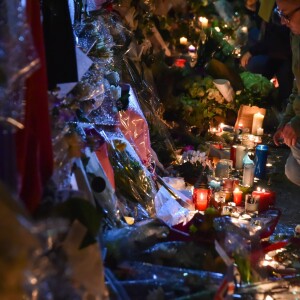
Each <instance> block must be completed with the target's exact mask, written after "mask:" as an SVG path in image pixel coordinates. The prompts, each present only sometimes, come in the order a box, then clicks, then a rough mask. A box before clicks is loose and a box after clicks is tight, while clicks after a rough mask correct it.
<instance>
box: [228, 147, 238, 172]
mask: <svg viewBox="0 0 300 300" xmlns="http://www.w3.org/2000/svg"><path fill="white" fill-rule="evenodd" d="M236 147H237V145H232V146H231V147H230V160H232V167H233V168H235V161H236Z"/></svg>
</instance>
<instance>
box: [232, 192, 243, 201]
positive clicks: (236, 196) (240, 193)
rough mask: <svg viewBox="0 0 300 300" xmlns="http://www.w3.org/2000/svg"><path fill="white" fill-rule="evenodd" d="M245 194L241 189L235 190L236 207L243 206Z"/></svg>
mask: <svg viewBox="0 0 300 300" xmlns="http://www.w3.org/2000/svg"><path fill="white" fill-rule="evenodd" d="M242 198H243V192H242V191H240V190H239V188H235V189H234V191H233V202H234V203H235V204H236V205H242Z"/></svg>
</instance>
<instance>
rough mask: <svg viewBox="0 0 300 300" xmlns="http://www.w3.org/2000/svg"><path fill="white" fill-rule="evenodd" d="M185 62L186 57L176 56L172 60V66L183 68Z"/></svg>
mask: <svg viewBox="0 0 300 300" xmlns="http://www.w3.org/2000/svg"><path fill="white" fill-rule="evenodd" d="M185 64H186V59H184V58H177V59H176V60H175V62H174V66H175V67H178V68H184V67H185Z"/></svg>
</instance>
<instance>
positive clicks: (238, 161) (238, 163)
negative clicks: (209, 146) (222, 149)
mask: <svg viewBox="0 0 300 300" xmlns="http://www.w3.org/2000/svg"><path fill="white" fill-rule="evenodd" d="M245 150H246V147H244V146H242V145H238V146H237V147H236V155H235V168H236V169H242V168H243V158H244V156H245V155H246V151H245Z"/></svg>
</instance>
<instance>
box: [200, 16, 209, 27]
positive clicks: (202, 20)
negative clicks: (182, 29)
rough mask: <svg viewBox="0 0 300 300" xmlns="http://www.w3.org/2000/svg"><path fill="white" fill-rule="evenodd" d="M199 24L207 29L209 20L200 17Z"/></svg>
mask: <svg viewBox="0 0 300 300" xmlns="http://www.w3.org/2000/svg"><path fill="white" fill-rule="evenodd" d="M199 22H200V25H201V26H202V28H207V26H208V19H207V18H205V17H199Z"/></svg>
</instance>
